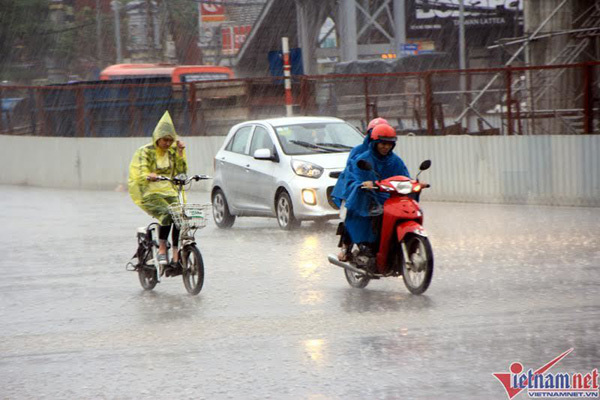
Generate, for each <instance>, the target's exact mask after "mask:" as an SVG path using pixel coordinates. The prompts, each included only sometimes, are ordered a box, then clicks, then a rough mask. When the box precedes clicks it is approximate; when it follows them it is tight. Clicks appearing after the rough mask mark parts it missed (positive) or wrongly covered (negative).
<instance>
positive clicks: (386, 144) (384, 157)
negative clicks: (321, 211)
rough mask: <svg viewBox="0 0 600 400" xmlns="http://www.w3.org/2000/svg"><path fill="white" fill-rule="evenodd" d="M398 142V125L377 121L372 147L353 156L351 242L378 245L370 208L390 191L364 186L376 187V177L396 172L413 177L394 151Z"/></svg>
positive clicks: (349, 193)
mask: <svg viewBox="0 0 600 400" xmlns="http://www.w3.org/2000/svg"><path fill="white" fill-rule="evenodd" d="M395 146H396V131H395V129H394V128H392V127H391V126H389V125H386V124H381V125H377V126H375V127H374V128H373V130H372V132H371V143H370V144H369V149H368V150H367V151H365V152H363V153H361V154H359V155H358V156H357V157H356V158H354V159H353V160H351V162H350V165H349V166H348V170H347V174H348V175H347V178H346V179H347V185H346V191H345V193H344V198H345V199H346V204H345V205H346V209H347V214H346V220H345V228H346V231H347V232H348V235H349V237H350V240H351V241H352V243H357V244H364V245H367V247H368V248H371V249H372V250H375V248H376V246H375V245H376V242H377V237H378V229H377V227H376V226H374V224H373V222H374V220H373V216H372V213H371V211H372V209H373V207H381V206H382V205H383V203H384V202H385V200H386V199H387V198H388V197H389V195H388V194H386V193H381V192H372V191H371V192H370V191H367V190H363V189H373V188H374V187H375V186H374V180H382V179H386V178H389V177H392V176H397V175H402V176H406V177H410V175H409V172H408V169H407V168H406V165H405V164H404V161H402V159H401V158H400V157H398V156H397V155H396V154H394V153H393V151H392V150H393V149H394V147H395ZM361 162H368V163H369V164H370V165H371V166H372V169H370V170H366V169H363V168H360V167H359V163H361ZM375 225H376V224H375Z"/></svg>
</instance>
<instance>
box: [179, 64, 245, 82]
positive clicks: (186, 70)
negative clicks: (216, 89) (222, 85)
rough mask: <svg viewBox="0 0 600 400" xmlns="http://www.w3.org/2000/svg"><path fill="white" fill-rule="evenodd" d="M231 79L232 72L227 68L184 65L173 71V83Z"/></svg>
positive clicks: (232, 76)
mask: <svg viewBox="0 0 600 400" xmlns="http://www.w3.org/2000/svg"><path fill="white" fill-rule="evenodd" d="M233 78H234V75H233V71H232V70H231V68H227V67H217V66H211V65H184V66H181V67H177V68H175V69H174V70H173V82H201V81H216V80H223V79H233Z"/></svg>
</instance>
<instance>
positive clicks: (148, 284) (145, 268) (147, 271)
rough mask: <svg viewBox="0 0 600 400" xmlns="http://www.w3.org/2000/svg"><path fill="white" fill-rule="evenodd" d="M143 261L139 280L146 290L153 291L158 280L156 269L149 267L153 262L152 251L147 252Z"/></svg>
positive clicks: (139, 271) (139, 269)
mask: <svg viewBox="0 0 600 400" xmlns="http://www.w3.org/2000/svg"><path fill="white" fill-rule="evenodd" d="M143 258H144V259H143V260H140V261H141V262H140V266H139V267H138V278H139V279H140V284H141V285H142V287H143V288H144V290H152V289H154V287H155V286H156V284H157V283H158V281H157V280H156V268H154V267H151V266H149V265H148V263H149V262H150V260H152V251H147V252H146V254H145V256H144V257H143Z"/></svg>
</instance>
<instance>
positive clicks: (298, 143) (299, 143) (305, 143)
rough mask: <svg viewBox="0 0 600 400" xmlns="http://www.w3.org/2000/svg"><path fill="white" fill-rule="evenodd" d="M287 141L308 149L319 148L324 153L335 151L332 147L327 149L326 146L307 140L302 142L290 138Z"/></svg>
mask: <svg viewBox="0 0 600 400" xmlns="http://www.w3.org/2000/svg"><path fill="white" fill-rule="evenodd" d="M289 142H290V143H294V144H297V145H298V146H302V147H308V148H310V149H315V150H321V151H323V152H325V153H331V152H334V151H336V150H334V149H328V148H327V147H323V146H317V145H316V144H312V143H308V142H303V141H302V140H290V141H289Z"/></svg>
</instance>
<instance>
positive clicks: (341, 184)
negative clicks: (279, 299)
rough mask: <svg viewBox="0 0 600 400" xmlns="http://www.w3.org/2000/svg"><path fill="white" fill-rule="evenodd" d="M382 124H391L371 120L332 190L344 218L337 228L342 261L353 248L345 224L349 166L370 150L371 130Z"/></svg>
mask: <svg viewBox="0 0 600 400" xmlns="http://www.w3.org/2000/svg"><path fill="white" fill-rule="evenodd" d="M381 124H385V125H389V123H388V121H387V120H386V119H384V118H379V117H378V118H374V119H372V120H371V122H369V124H368V125H367V134H366V135H365V139H364V141H363V142H362V143H361V144H359V145H358V146H356V147H354V148H353V149H352V150H351V151H350V154H349V155H348V160H347V161H346V167H345V168H344V170H343V171H342V173H341V174H340V176H339V177H338V180H337V182H336V184H335V186H334V187H333V191H332V192H331V198H332V199H333V202H334V203H335V204H336V205H337V206H338V207H340V218H341V219H342V222H340V224H339V226H338V230H337V234H338V235H340V242H339V244H338V247H341V251H340V253H339V254H338V259H339V260H340V261H347V260H348V257H349V252H350V251H351V249H352V240H351V239H350V235H349V234H348V232H347V231H346V228H345V224H344V220H345V217H346V207H345V201H346V197H345V193H346V188H347V184H348V182H347V179H348V178H347V175H348V173H347V170H348V166H349V165H350V164H351V162H352V160H354V159H355V158H356V157H357V156H359V155H360V154H362V153H364V152H365V151H367V150H369V144H370V143H371V132H372V131H373V128H375V127H376V126H377V125H381Z"/></svg>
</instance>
